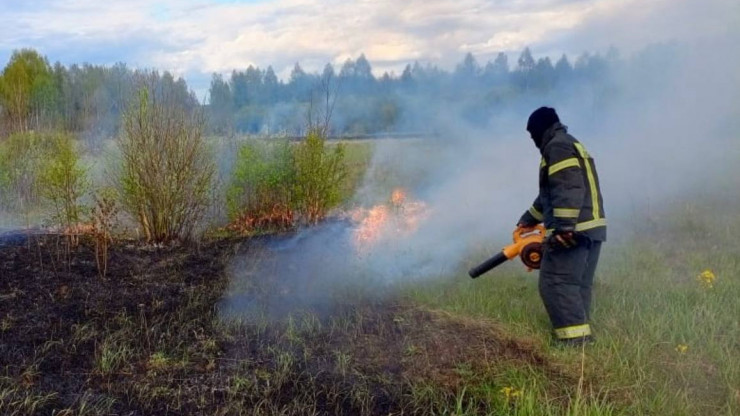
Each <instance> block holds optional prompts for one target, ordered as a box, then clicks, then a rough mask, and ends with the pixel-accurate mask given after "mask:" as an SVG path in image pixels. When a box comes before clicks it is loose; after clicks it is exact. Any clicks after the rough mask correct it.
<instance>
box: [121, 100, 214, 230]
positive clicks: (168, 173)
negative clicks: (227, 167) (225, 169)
mask: <svg viewBox="0 0 740 416" xmlns="http://www.w3.org/2000/svg"><path fill="white" fill-rule="evenodd" d="M204 127H205V118H204V116H203V114H202V112H200V110H199V109H198V108H189V107H188V106H187V105H186V103H183V102H181V101H180V100H179V99H178V98H177V97H176V95H174V94H173V93H172V91H167V90H164V91H157V94H156V95H150V94H149V92H148V90H147V89H143V90H142V91H141V94H140V97H139V100H138V101H136V102H135V103H134V104H133V105H132V106H130V107H129V109H128V110H127V111H126V113H125V114H124V117H123V135H122V136H121V138H120V139H119V141H118V148H119V150H120V155H121V164H120V172H119V177H118V181H119V188H120V191H121V196H122V206H123V208H124V209H125V210H126V211H127V212H128V213H129V214H131V215H132V216H133V217H134V218H135V219H136V220H137V221H138V223H139V226H140V227H141V230H142V232H143V233H144V235H145V236H146V239H147V240H148V241H153V242H164V241H170V240H175V239H185V238H189V237H191V236H192V234H193V232H194V231H195V229H196V226H197V225H198V223H199V221H200V220H201V219H202V218H203V216H204V215H205V212H206V210H207V208H208V204H209V202H210V200H211V196H212V190H213V189H212V188H213V182H214V177H215V163H214V161H213V158H212V155H211V152H210V151H209V149H208V148H207V146H206V142H205V140H204V137H203V129H204Z"/></svg>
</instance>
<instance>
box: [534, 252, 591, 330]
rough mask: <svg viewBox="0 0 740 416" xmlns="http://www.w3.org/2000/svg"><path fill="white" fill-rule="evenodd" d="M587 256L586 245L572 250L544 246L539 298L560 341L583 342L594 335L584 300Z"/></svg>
mask: <svg viewBox="0 0 740 416" xmlns="http://www.w3.org/2000/svg"><path fill="white" fill-rule="evenodd" d="M588 254H589V248H588V245H587V244H583V243H581V244H579V245H578V246H576V247H573V248H570V249H561V248H555V247H553V246H551V245H549V244H545V247H544V249H543V258H542V266H541V269H540V282H539V289H540V296H541V297H542V302H543V303H544V304H545V309H547V313H548V315H549V316H550V321H551V322H552V326H553V328H554V329H555V336H556V337H557V338H558V339H561V340H569V339H582V338H583V337H585V336H587V335H589V334H590V333H591V330H590V327H589V326H588V323H587V316H586V308H585V306H584V304H583V299H582V297H581V286H582V281H581V280H582V279H583V276H584V273H585V271H586V262H587V260H588Z"/></svg>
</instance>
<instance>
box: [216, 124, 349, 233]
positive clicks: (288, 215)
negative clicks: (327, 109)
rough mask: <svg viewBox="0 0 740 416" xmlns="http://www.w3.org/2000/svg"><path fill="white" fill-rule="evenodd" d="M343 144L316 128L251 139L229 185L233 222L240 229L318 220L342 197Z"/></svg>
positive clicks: (247, 230)
mask: <svg viewBox="0 0 740 416" xmlns="http://www.w3.org/2000/svg"><path fill="white" fill-rule="evenodd" d="M347 170H348V169H347V166H346V163H345V153H344V146H343V145H341V144H338V145H335V146H331V147H330V146H327V145H326V140H325V139H324V138H323V137H322V135H321V134H319V133H318V132H317V131H312V132H311V133H310V134H309V135H308V137H307V138H306V139H305V140H303V141H301V142H298V143H293V144H291V143H288V142H273V143H270V142H257V141H250V142H248V143H245V144H243V145H242V146H241V148H240V149H239V152H238V155H237V161H236V164H235V169H234V173H233V178H232V181H231V184H230V185H229V189H228V191H227V207H228V211H229V217H230V219H231V225H230V228H231V229H232V230H235V231H238V232H241V233H251V232H254V231H269V230H275V229H286V228H290V227H292V226H294V225H295V223H296V222H298V221H303V222H306V223H316V222H317V221H319V220H321V219H322V218H324V217H325V216H326V214H327V213H328V212H329V210H330V209H331V208H334V207H336V206H337V205H338V204H339V203H340V202H341V201H342V196H343V193H344V192H343V190H344V188H343V187H344V185H346V184H345V179H346V177H347Z"/></svg>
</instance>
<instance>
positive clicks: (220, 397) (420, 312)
mask: <svg viewBox="0 0 740 416" xmlns="http://www.w3.org/2000/svg"><path fill="white" fill-rule="evenodd" d="M250 244H254V243H253V242H251V241H242V242H239V243H238V244H237V243H236V242H234V241H224V240H222V241H216V242H211V243H204V244H201V245H199V246H190V247H173V248H157V249H155V248H147V247H142V246H140V245H138V244H134V243H131V244H125V243H122V244H117V245H116V246H114V247H113V248H112V249H111V252H110V261H109V264H110V266H109V271H108V274H107V276H106V277H105V278H101V277H100V276H99V275H98V270H97V267H96V262H95V257H94V249H93V247H92V246H91V245H90V244H88V243H86V242H84V241H83V242H82V243H81V244H80V245H79V246H77V247H74V248H71V249H70V248H68V246H67V244H66V241H65V240H64V239H61V238H58V237H55V236H36V237H33V238H32V239H31V240H30V241H28V242H22V243H21V244H20V245H17V244H14V245H8V246H4V247H0V368H1V370H0V413H1V414H11V415H12V414H40V415H52V414H54V415H72V414H119V415H149V414H157V415H165V414H173V415H176V414H203V415H212V414H245V415H246V414H249V415H252V414H296V415H297V414H301V415H302V414H367V415H380V414H429V413H434V412H442V411H444V410H445V409H449V408H454V407H455V405H456V403H457V404H459V399H460V398H461V397H464V402H465V407H466V409H468V411H469V412H471V413H481V414H483V413H486V412H491V411H494V410H495V409H498V408H500V407H501V406H507V405H508V403H503V404H502V403H501V400H502V399H501V397H500V394H499V391H498V386H502V385H506V384H501V383H504V381H502V380H503V377H504V376H505V375H506V374H511V372H512V371H514V372H517V371H519V372H521V373H522V374H529V373H532V374H533V375H534V376H538V377H542V378H543V379H544V380H546V383H545V385H546V389H547V395H548V397H551V398H557V397H565V396H567V394H568V392H569V391H571V389H572V388H573V386H575V385H576V384H577V382H578V380H577V372H574V371H572V370H571V369H567V368H563V367H561V366H559V365H557V364H555V363H552V362H550V361H548V359H546V358H545V356H544V354H542V353H541V352H540V349H539V347H538V346H537V345H536V343H534V342H531V341H527V340H522V339H513V338H511V337H509V336H508V335H507V334H506V333H505V332H504V331H503V330H501V329H500V328H498V327H497V326H496V325H494V324H491V323H486V322H477V321H473V320H468V319H465V318H460V317H455V316H451V315H449V314H445V313H442V312H435V311H429V310H425V309H422V308H419V307H416V306H414V305H413V304H410V303H409V302H406V301H404V300H403V299H401V298H397V297H384V298H382V299H380V298H368V299H364V298H362V297H355V298H347V299H345V300H344V301H341V302H337V303H336V304H333V305H332V307H331V311H330V312H331V313H329V314H322V315H321V316H320V317H319V316H317V315H314V314H311V313H308V312H306V313H296V314H293V315H291V316H290V317H288V318H287V319H282V320H279V321H276V320H254V319H252V320H248V321H243V322H231V321H229V322H225V321H224V320H223V319H221V318H220V317H219V312H218V305H219V301H220V300H221V299H222V298H223V297H224V294H225V292H226V290H227V288H228V286H229V282H228V279H229V277H228V276H227V273H226V272H225V270H226V268H227V263H228V261H229V259H231V257H232V256H233V255H234V254H235V253H236V252H237V247H238V246H241V247H242V248H241V249H240V250H243V249H244V247H245V246H249V245H250ZM574 374H575V375H574Z"/></svg>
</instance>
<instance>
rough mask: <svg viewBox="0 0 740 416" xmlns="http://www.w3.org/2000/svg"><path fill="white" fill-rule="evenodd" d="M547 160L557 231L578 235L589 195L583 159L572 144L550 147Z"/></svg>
mask: <svg viewBox="0 0 740 416" xmlns="http://www.w3.org/2000/svg"><path fill="white" fill-rule="evenodd" d="M545 159H546V160H547V161H548V164H547V179H548V183H549V185H550V198H551V200H552V206H553V217H554V219H555V221H554V228H555V231H556V233H558V232H572V231H575V227H576V223H577V222H578V216H579V215H580V213H581V207H582V206H583V198H584V197H585V195H586V186H585V184H584V183H583V174H582V172H581V169H582V168H583V166H582V162H581V159H580V158H579V157H578V154H577V153H576V149H575V147H574V146H573V145H572V144H570V143H553V144H552V145H551V146H548V149H547V155H546V156H545Z"/></svg>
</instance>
